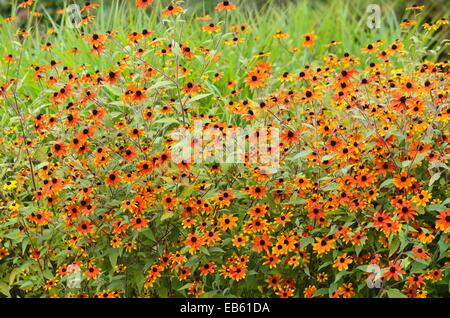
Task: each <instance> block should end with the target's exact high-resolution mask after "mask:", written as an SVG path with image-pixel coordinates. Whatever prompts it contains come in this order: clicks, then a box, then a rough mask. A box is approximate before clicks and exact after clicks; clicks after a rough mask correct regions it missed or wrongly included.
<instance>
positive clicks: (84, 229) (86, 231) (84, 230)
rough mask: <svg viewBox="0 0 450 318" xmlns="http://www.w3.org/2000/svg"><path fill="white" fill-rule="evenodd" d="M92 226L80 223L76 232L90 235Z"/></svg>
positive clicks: (88, 223)
mask: <svg viewBox="0 0 450 318" xmlns="http://www.w3.org/2000/svg"><path fill="white" fill-rule="evenodd" d="M93 227H94V226H93V225H92V224H91V222H90V221H82V222H81V223H80V224H79V225H78V231H79V232H80V233H82V234H85V235H86V234H91V233H92V231H93Z"/></svg>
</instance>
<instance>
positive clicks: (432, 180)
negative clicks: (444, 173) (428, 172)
mask: <svg viewBox="0 0 450 318" xmlns="http://www.w3.org/2000/svg"><path fill="white" fill-rule="evenodd" d="M440 177H441V173H440V172H438V173H435V174H433V175H432V176H431V178H430V182H429V183H428V186H429V187H431V186H432V185H433V183H435V182H436V181H437V180H439V178H440Z"/></svg>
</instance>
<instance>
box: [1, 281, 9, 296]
mask: <svg viewBox="0 0 450 318" xmlns="http://www.w3.org/2000/svg"><path fill="white" fill-rule="evenodd" d="M0 293H2V294H3V295H5V296H6V297H11V294H10V293H9V286H8V285H7V284H5V283H4V282H0Z"/></svg>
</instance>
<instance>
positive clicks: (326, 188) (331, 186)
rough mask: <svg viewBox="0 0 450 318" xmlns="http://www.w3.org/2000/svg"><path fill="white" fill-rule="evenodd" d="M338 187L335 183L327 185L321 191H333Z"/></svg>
mask: <svg viewBox="0 0 450 318" xmlns="http://www.w3.org/2000/svg"><path fill="white" fill-rule="evenodd" d="M339 187H340V185H339V184H337V183H336V182H331V183H328V184H327V185H326V186H324V187H322V188H321V190H322V191H333V190H337V189H339Z"/></svg>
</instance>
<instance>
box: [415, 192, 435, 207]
mask: <svg viewBox="0 0 450 318" xmlns="http://www.w3.org/2000/svg"><path fill="white" fill-rule="evenodd" d="M430 199H431V194H430V193H429V192H428V191H427V190H423V191H422V192H420V193H419V194H416V195H415V196H413V197H412V201H413V202H414V203H415V204H416V205H417V206H423V207H424V206H426V205H427V202H428V201H430Z"/></svg>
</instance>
